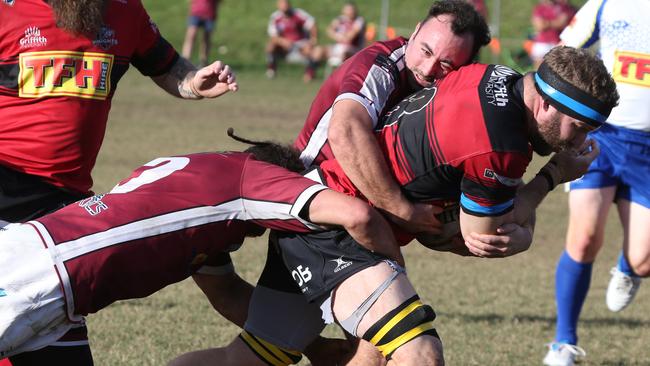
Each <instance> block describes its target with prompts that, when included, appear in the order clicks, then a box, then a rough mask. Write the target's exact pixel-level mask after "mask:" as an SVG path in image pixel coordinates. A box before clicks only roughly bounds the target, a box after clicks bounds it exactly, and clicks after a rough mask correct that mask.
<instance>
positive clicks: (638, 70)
mask: <svg viewBox="0 0 650 366" xmlns="http://www.w3.org/2000/svg"><path fill="white" fill-rule="evenodd" d="M648 12H650V2H648V1H644V0H624V1H600V0H599V1H587V2H586V3H585V4H584V6H583V7H582V8H581V9H580V11H579V12H578V14H577V15H576V17H575V18H574V20H573V21H572V22H571V25H570V26H569V27H567V28H566V29H565V30H564V31H563V32H562V34H561V35H560V37H561V39H562V42H564V43H565V44H567V45H569V46H574V47H591V48H595V50H597V53H598V55H599V56H600V57H601V58H602V59H603V62H604V63H605V66H606V67H607V69H608V70H609V71H610V72H611V73H612V75H614V80H616V84H617V88H618V92H619V93H620V95H621V102H620V105H619V106H617V107H616V108H614V109H613V110H612V114H611V115H610V116H609V119H607V122H606V123H605V124H604V125H603V128H601V129H600V130H598V131H596V132H594V133H592V134H591V135H590V137H591V138H593V139H594V140H596V141H598V143H599V144H600V146H601V154H600V155H599V156H598V158H597V159H596V160H595V161H594V162H593V164H592V165H591V166H590V167H589V171H588V172H587V174H585V176H584V177H582V178H581V179H579V180H576V181H574V182H571V184H570V193H569V225H568V228H567V234H566V244H565V246H566V247H565V250H564V251H563V252H562V254H561V255H560V259H559V260H558V264H557V269H556V272H555V300H556V305H557V320H556V329H555V337H554V339H553V342H551V343H549V345H548V346H549V350H548V352H547V354H546V356H545V358H544V364H546V365H560V366H572V365H573V364H574V363H575V362H576V360H577V359H579V358H580V357H581V356H585V355H586V353H585V352H584V349H582V348H580V347H578V340H579V339H578V334H577V333H578V320H579V318H580V311H581V310H582V306H583V304H584V301H585V299H586V298H587V293H588V291H589V286H590V282H591V272H592V268H593V264H594V262H595V260H596V257H597V255H598V252H599V251H600V249H601V248H602V246H603V244H604V243H603V242H604V239H605V227H606V221H607V218H608V212H609V210H610V208H611V207H612V204H613V203H615V204H616V208H617V210H618V216H619V218H620V222H621V226H622V230H623V238H622V239H621V242H622V243H621V244H622V250H621V253H620V255H619V258H618V263H617V264H616V265H615V266H614V268H612V269H611V274H612V277H611V280H610V283H609V286H608V288H607V295H606V304H607V307H608V308H609V309H610V310H612V311H621V310H623V309H624V308H625V307H626V306H628V305H629V304H630V303H631V302H632V299H633V298H634V295H635V294H636V292H637V290H638V289H639V285H640V282H641V277H647V276H649V275H650V226H648V222H650V185H649V184H648V179H649V178H650V177H649V176H648V173H649V172H650V108H648V106H649V105H650V75H649V73H650V68H649V67H648V65H650V41H649V40H648V37H647V35H646V32H645V28H646V21H645V17H644V16H645V14H648ZM592 46H593V47H592Z"/></svg>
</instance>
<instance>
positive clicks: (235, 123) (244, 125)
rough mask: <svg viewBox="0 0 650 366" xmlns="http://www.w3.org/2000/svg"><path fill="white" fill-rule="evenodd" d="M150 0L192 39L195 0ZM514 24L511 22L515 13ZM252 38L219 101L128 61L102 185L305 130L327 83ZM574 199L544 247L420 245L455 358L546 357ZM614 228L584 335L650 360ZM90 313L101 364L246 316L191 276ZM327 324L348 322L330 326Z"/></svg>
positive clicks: (204, 338)
mask: <svg viewBox="0 0 650 366" xmlns="http://www.w3.org/2000/svg"><path fill="white" fill-rule="evenodd" d="M375 2H376V3H378V1H375ZM145 3H146V4H147V6H148V8H149V9H150V12H151V14H152V16H153V17H154V19H155V20H156V21H157V22H158V25H159V26H160V28H161V29H162V30H163V32H164V33H165V34H168V35H169V36H168V38H170V40H172V42H173V43H174V44H175V45H176V46H177V47H180V39H181V38H182V31H183V27H184V25H183V22H184V16H185V6H186V2H178V3H176V2H172V1H155V2H154V1H153V0H151V1H145ZM273 3H274V1H271V0H264V1H263V2H260V1H234V0H225V3H224V10H223V13H222V15H223V21H222V22H221V23H220V25H219V30H218V33H217V34H218V37H224V38H226V36H230V35H231V34H230V33H228V32H229V31H228V29H229V28H231V27H232V28H233V32H235V31H236V30H237V29H239V30H241V29H244V28H241V27H244V25H246V26H251V24H253V23H254V24H255V27H259V26H261V27H262V29H264V28H263V27H264V24H265V22H266V17H267V16H268V13H269V12H270V10H271V9H272V7H273ZM295 3H296V4H297V5H300V6H304V7H306V8H308V7H312V6H313V7H314V8H316V9H321V10H318V11H319V12H320V13H319V14H326V15H327V14H331V15H333V14H334V13H335V10H330V12H329V13H326V12H325V11H324V10H323V9H326V8H331V7H333V6H334V5H336V7H335V8H336V9H338V5H337V4H338V3H337V2H327V4H325V2H322V1H295ZM359 3H360V5H362V10H363V11H367V12H370V11H371V9H373V7H371V6H370V4H371V3H372V2H371V1H370V0H368V1H363V2H362V1H359ZM404 3H405V2H403V1H399V2H398V1H392V4H393V5H392V6H393V7H394V8H395V12H401V13H398V14H402V15H403V19H404V21H403V24H396V26H403V27H408V28H410V27H411V24H413V23H414V22H415V21H416V20H417V19H418V18H419V17H420V16H419V13H418V12H416V13H413V12H409V9H407V7H405V6H403V5H397V4H404ZM411 3H413V4H414V5H413V7H414V8H416V7H417V8H426V5H422V6H420V5H415V4H420V3H422V4H427V3H428V1H410V2H409V4H411ZM530 3H531V2H530V1H526V2H518V1H517V2H516V1H514V0H511V1H503V6H504V9H509V10H512V11H515V10H516V11H517V13H516V14H519V13H522V14H524V15H523V17H524V18H526V17H527V15H526V14H529V12H530V6H531V5H530ZM258 4H264V6H265V7H266V8H264V7H263V6H260V5H258ZM332 4H334V5H332ZM226 6H227V7H226ZM409 8H410V7H409ZM520 8H523V10H522V9H520ZM260 9H261V10H260ZM391 9H392V8H391ZM525 11H527V12H528V13H525ZM314 12H316V11H314ZM260 14H263V15H260ZM521 18H522V15H521V14H519V15H512V16H511V17H510V19H512V20H513V21H512V22H511V23H512V24H510V25H509V27H514V29H524V28H523V27H524V24H525V21H524V20H521ZM327 19H329V17H328V18H327ZM400 19H402V18H400ZM517 19H519V20H517ZM253 20H254V21H253ZM525 20H527V19H525ZM517 22H518V23H517ZM240 23H242V24H244V25H242V24H240ZM395 23H397V21H395ZM513 24H514V25H513ZM237 27H240V28H237ZM517 27H518V28H517ZM502 31H503V32H506V27H505V26H503V27H502ZM237 32H239V31H237ZM257 37H258V38H259V37H263V30H259V29H258V30H257ZM244 39H245V40H244V41H242V43H241V44H242V48H243V50H242V53H229V54H227V55H223V56H227V57H228V58H230V57H232V59H230V60H229V61H228V62H231V63H235V64H239V65H240V66H241V67H242V69H243V70H244V72H243V73H240V74H239V80H240V85H241V90H240V92H238V93H237V94H232V95H227V96H224V97H222V98H219V99H217V100H214V101H201V102H185V101H180V100H173V99H171V98H170V97H168V96H166V95H164V93H163V92H162V91H159V90H157V88H155V87H154V86H153V84H152V83H151V82H150V81H149V80H147V79H145V78H142V77H140V76H138V75H137V74H136V73H135V72H129V73H128V74H127V76H126V77H125V79H124V80H123V81H122V82H121V85H120V87H119V88H118V92H117V94H116V97H115V100H114V103H113V111H112V114H111V118H110V123H109V128H108V131H107V134H106V140H105V143H104V146H103V148H102V151H101V153H100V156H99V159H98V162H97V167H96V169H95V171H94V177H95V181H96V183H95V190H96V191H97V192H102V191H105V190H108V189H110V188H111V187H112V186H113V185H114V184H115V183H116V182H117V181H118V180H119V179H121V178H123V177H125V176H127V175H128V174H129V173H130V172H131V170H132V169H133V168H135V167H137V166H139V165H141V164H142V163H144V162H147V161H149V160H151V159H152V158H154V157H158V156H165V155H171V154H179V153H188V152H196V151H205V150H227V149H239V148H241V147H242V146H241V145H240V144H238V143H236V142H233V141H231V140H229V139H228V138H227V136H226V135H225V130H226V128H227V127H230V126H232V127H235V128H236V130H237V132H239V133H241V134H242V135H245V136H248V137H254V138H257V137H259V138H268V137H271V138H274V139H277V140H280V141H290V140H292V139H293V138H294V137H295V135H296V133H297V131H298V130H299V129H300V127H301V126H302V123H303V120H304V117H305V115H306V113H307V109H308V107H309V104H310V102H311V99H312V98H313V96H314V95H315V93H316V91H317V88H318V85H317V84H318V83H314V84H309V85H304V84H303V83H301V82H299V76H300V75H299V70H293V72H291V70H290V72H288V73H285V74H281V75H280V77H279V78H278V79H276V80H274V81H268V80H266V79H265V78H264V77H263V75H262V70H261V67H262V64H261V63H259V60H258V61H255V60H257V58H259V57H262V55H261V54H260V53H259V51H258V49H257V48H256V44H257V43H255V42H257V41H255V42H253V40H254V36H252V35H250V34H249V33H248V32H246V33H245V37H244ZM246 40H249V41H250V42H249V43H246V42H248V41H246ZM219 42H221V41H220V40H218V41H217V43H219ZM224 42H225V41H224ZM227 42H229V43H228V48H229V49H236V48H237V43H235V40H233V39H230V40H228V41H227ZM251 42H252V43H251ZM256 62H257V63H256ZM540 163H541V161H540V160H536V161H535V162H534V165H533V167H531V168H530V170H531V171H535V170H536V168H537V167H538V166H539V164H540ZM566 213H567V209H566V195H565V194H564V193H563V192H561V189H557V190H556V191H555V192H553V193H552V194H551V195H550V196H549V198H548V199H547V201H546V202H544V204H543V205H542V207H541V208H540V209H539V211H538V224H537V230H536V236H535V241H534V244H533V247H532V248H531V249H530V250H529V251H528V252H527V253H524V254H520V255H518V256H515V257H513V258H509V259H503V260H481V259H471V258H461V257H456V256H453V255H449V254H442V253H437V252H431V251H428V250H427V249H425V248H423V247H420V246H417V245H416V244H412V245H411V246H409V247H407V248H406V259H407V265H408V270H409V277H410V278H411V280H412V282H413V283H414V284H415V286H416V288H417V289H418V290H419V293H420V295H421V297H422V298H423V299H424V300H425V301H426V302H428V303H430V304H431V305H432V306H433V307H434V308H435V310H436V312H437V314H438V318H437V320H436V322H435V323H436V327H437V329H438V331H439V333H440V335H441V337H442V339H443V341H444V344H445V355H446V359H447V364H448V365H534V364H541V358H542V357H543V355H544V353H545V351H546V349H545V348H544V343H546V342H548V341H550V340H551V339H552V337H553V329H554V316H555V310H554V295H553V294H554V290H553V282H554V280H553V278H554V270H555V264H556V262H557V258H558V257H559V255H560V253H561V251H562V247H563V241H564V239H563V237H564V232H565V228H566ZM607 232H608V234H607V240H606V243H607V244H606V246H605V248H604V249H603V252H602V253H601V255H600V259H599V261H598V262H597V264H596V265H595V267H594V275H593V280H592V287H591V292H590V294H589V297H588V298H587V301H586V304H585V307H584V309H583V316H582V322H581V325H580V331H579V335H580V337H581V339H580V345H581V346H582V347H584V348H585V349H586V350H587V352H588V358H587V361H586V362H585V363H583V365H612V366H613V365H650V348H649V347H648V345H647V343H648V340H650V314H649V313H648V311H647V309H648V305H647V304H648V302H649V301H650V292H649V291H648V290H647V289H642V290H641V291H640V293H639V295H638V297H637V299H636V300H635V304H634V305H632V306H631V307H630V308H629V309H626V310H625V311H624V312H623V313H622V314H612V313H610V312H609V311H608V310H607V309H606V307H605V303H604V296H605V289H606V285H607V281H608V280H609V274H608V271H609V268H610V267H611V266H612V265H613V263H614V260H615V256H616V254H617V250H618V248H619V247H620V239H621V234H620V230H619V229H618V228H617V219H616V217H615V216H614V215H612V219H611V220H610V227H609V228H608V231H607ZM264 257H265V241H264V240H263V239H258V240H250V241H248V242H247V243H246V244H245V245H244V246H243V248H242V249H241V250H240V251H238V252H236V253H235V255H234V259H235V263H236V267H237V270H238V272H239V273H240V274H241V275H242V276H243V277H244V278H245V279H247V280H248V281H250V282H253V283H254V282H255V280H256V277H257V275H258V274H259V272H260V270H261V266H262V263H263V260H264ZM88 322H89V330H90V338H91V345H92V348H93V352H94V355H95V360H96V364H97V365H98V366H104V365H106V366H108V365H133V366H141V365H162V364H165V362H166V361H168V360H169V359H171V358H173V357H174V356H175V355H177V354H179V353H182V352H186V351H189V350H194V349H199V348H206V347H215V346H220V345H225V344H226V343H227V342H228V341H230V340H231V339H232V338H233V337H234V336H236V335H237V334H238V330H237V329H236V328H235V327H234V326H232V325H229V324H228V323H227V322H226V321H224V320H223V319H222V318H220V317H219V316H218V315H217V314H215V313H214V312H213V311H212V310H211V309H210V306H209V304H208V302H207V300H206V299H204V298H203V297H202V295H201V294H200V291H199V290H198V289H197V288H196V286H194V284H193V283H192V282H191V281H185V282H182V283H180V284H177V285H173V286H169V287H168V288H166V289H164V290H163V291H160V292H159V293H157V294H155V295H154V296H151V297H149V298H146V299H141V300H132V301H124V302H120V303H116V304H114V305H112V306H110V307H109V308H107V309H105V310H103V311H102V312H100V313H99V314H95V315H92V316H90V317H89V318H88ZM327 334H328V335H330V336H336V335H338V334H339V333H338V331H337V330H336V329H335V328H328V329H327ZM302 364H305V363H304V361H303V363H302Z"/></svg>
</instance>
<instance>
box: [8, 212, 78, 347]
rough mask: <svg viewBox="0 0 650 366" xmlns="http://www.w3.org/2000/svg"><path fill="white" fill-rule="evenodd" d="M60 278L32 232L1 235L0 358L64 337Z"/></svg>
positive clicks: (14, 228)
mask: <svg viewBox="0 0 650 366" xmlns="http://www.w3.org/2000/svg"><path fill="white" fill-rule="evenodd" d="M73 326H74V323H72V322H70V321H68V319H67V316H66V313H65V301H64V297H63V292H62V290H61V284H60V282H59V277H58V276H57V274H56V271H55V269H54V263H53V262H52V259H51V258H50V254H49V253H48V251H47V250H46V249H45V246H44V245H43V243H42V241H41V239H40V237H39V236H38V234H37V233H36V231H35V230H34V228H33V227H31V226H30V225H25V224H22V225H21V224H9V225H7V226H6V227H4V228H3V229H1V231H0V358H4V357H8V356H13V355H16V354H19V353H23V352H27V351H33V350H37V349H39V348H43V347H45V346H47V345H49V344H51V343H53V342H55V341H56V340H57V339H59V338H60V337H61V336H62V335H63V334H64V333H66V332H67V331H68V330H69V329H70V328H71V327H73Z"/></svg>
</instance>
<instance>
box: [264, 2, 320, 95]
mask: <svg viewBox="0 0 650 366" xmlns="http://www.w3.org/2000/svg"><path fill="white" fill-rule="evenodd" d="M277 7H278V10H276V11H275V12H273V14H271V19H270V20H269V26H268V34H269V42H268V43H267V44H266V57H267V69H266V76H268V77H269V78H270V79H271V78H274V77H275V74H276V71H277V62H278V59H279V58H281V57H282V58H286V60H287V61H288V62H307V68H306V69H305V75H304V78H303V79H304V80H305V81H306V82H308V81H311V79H313V78H314V69H315V63H314V62H313V60H312V59H311V54H312V52H313V49H314V46H316V41H317V37H318V31H317V27H316V22H315V20H314V17H312V16H311V15H309V13H307V12H306V11H304V10H302V9H299V8H294V7H292V6H291V2H290V1H289V0H278V2H277Z"/></svg>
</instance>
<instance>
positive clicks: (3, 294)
mask: <svg viewBox="0 0 650 366" xmlns="http://www.w3.org/2000/svg"><path fill="white" fill-rule="evenodd" d="M5 296H7V291H5V289H3V288H0V297H5Z"/></svg>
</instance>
